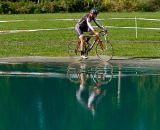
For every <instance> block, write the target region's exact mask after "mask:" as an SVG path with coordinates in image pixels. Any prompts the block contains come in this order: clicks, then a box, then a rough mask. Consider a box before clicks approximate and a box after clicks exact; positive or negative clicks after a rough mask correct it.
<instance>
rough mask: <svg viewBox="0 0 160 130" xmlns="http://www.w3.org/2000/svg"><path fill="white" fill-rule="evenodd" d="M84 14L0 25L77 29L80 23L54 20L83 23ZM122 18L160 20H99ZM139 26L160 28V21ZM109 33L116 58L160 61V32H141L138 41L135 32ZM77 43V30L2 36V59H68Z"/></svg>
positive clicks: (28, 17)
mask: <svg viewBox="0 0 160 130" xmlns="http://www.w3.org/2000/svg"><path fill="white" fill-rule="evenodd" d="M83 14H84V13H55V14H26V15H1V16H0V17H1V19H0V20H31V21H25V22H10V23H0V31H2V30H25V29H26V30H27V29H53V28H67V27H74V26H75V24H76V22H77V20H73V21H59V20H58V21H55V20H53V19H61V18H63V19H64V18H66V19H68V18H72V19H79V18H80V17H81V16H82V15H83ZM120 17H121V18H134V17H137V18H156V19H160V12H154V13H142V12H132V13H100V15H99V16H98V18H120ZM34 20H35V21H34ZM100 23H102V24H103V25H104V26H117V27H125V26H127V27H134V26H135V21H134V20H109V19H107V20H105V21H100ZM137 24H138V27H146V28H160V21H144V20H139V21H138V22H137ZM108 31H109V40H110V41H111V42H112V43H113V47H114V50H115V53H114V55H115V56H135V57H160V30H138V38H137V39H136V37H135V36H136V35H135V29H115V28H108ZM76 39H77V35H76V33H75V30H74V29H72V30H58V31H54V30H53V31H39V32H21V33H10V34H0V57H6V56H67V55H68V54H67V43H68V42H71V41H75V40H76ZM123 41H124V42H123ZM138 41H139V42H138ZM153 41H156V43H154V42H153ZM157 41H158V43H157ZM126 42H128V43H126ZM134 42H138V43H134ZM141 42H143V43H141Z"/></svg>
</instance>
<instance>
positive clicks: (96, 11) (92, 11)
mask: <svg viewBox="0 0 160 130" xmlns="http://www.w3.org/2000/svg"><path fill="white" fill-rule="evenodd" d="M90 13H93V14H96V15H97V14H98V13H99V12H98V10H97V9H96V8H93V9H91V11H90Z"/></svg>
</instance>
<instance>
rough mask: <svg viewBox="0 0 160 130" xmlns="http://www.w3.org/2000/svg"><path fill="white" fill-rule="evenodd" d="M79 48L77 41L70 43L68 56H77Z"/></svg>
mask: <svg viewBox="0 0 160 130" xmlns="http://www.w3.org/2000/svg"><path fill="white" fill-rule="evenodd" d="M78 50H79V47H78V45H77V43H76V42H75V41H71V42H69V43H68V54H69V56H72V57H73V56H76V55H77V54H78V52H79V51H78Z"/></svg>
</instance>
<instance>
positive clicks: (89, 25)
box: [87, 17, 97, 34]
mask: <svg viewBox="0 0 160 130" xmlns="http://www.w3.org/2000/svg"><path fill="white" fill-rule="evenodd" d="M87 25H88V27H89V28H90V29H91V30H92V31H93V33H94V34H96V33H97V32H96V31H95V30H94V28H93V26H92V25H91V24H90V18H89V17H88V18H87Z"/></svg>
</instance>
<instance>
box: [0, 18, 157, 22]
mask: <svg viewBox="0 0 160 130" xmlns="http://www.w3.org/2000/svg"><path fill="white" fill-rule="evenodd" d="M136 19H137V20H146V21H160V19H147V18H136ZM78 20H79V19H45V20H1V21H0V23H11V22H37V21H78ZM97 20H100V21H101V20H135V18H99V19H97Z"/></svg>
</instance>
